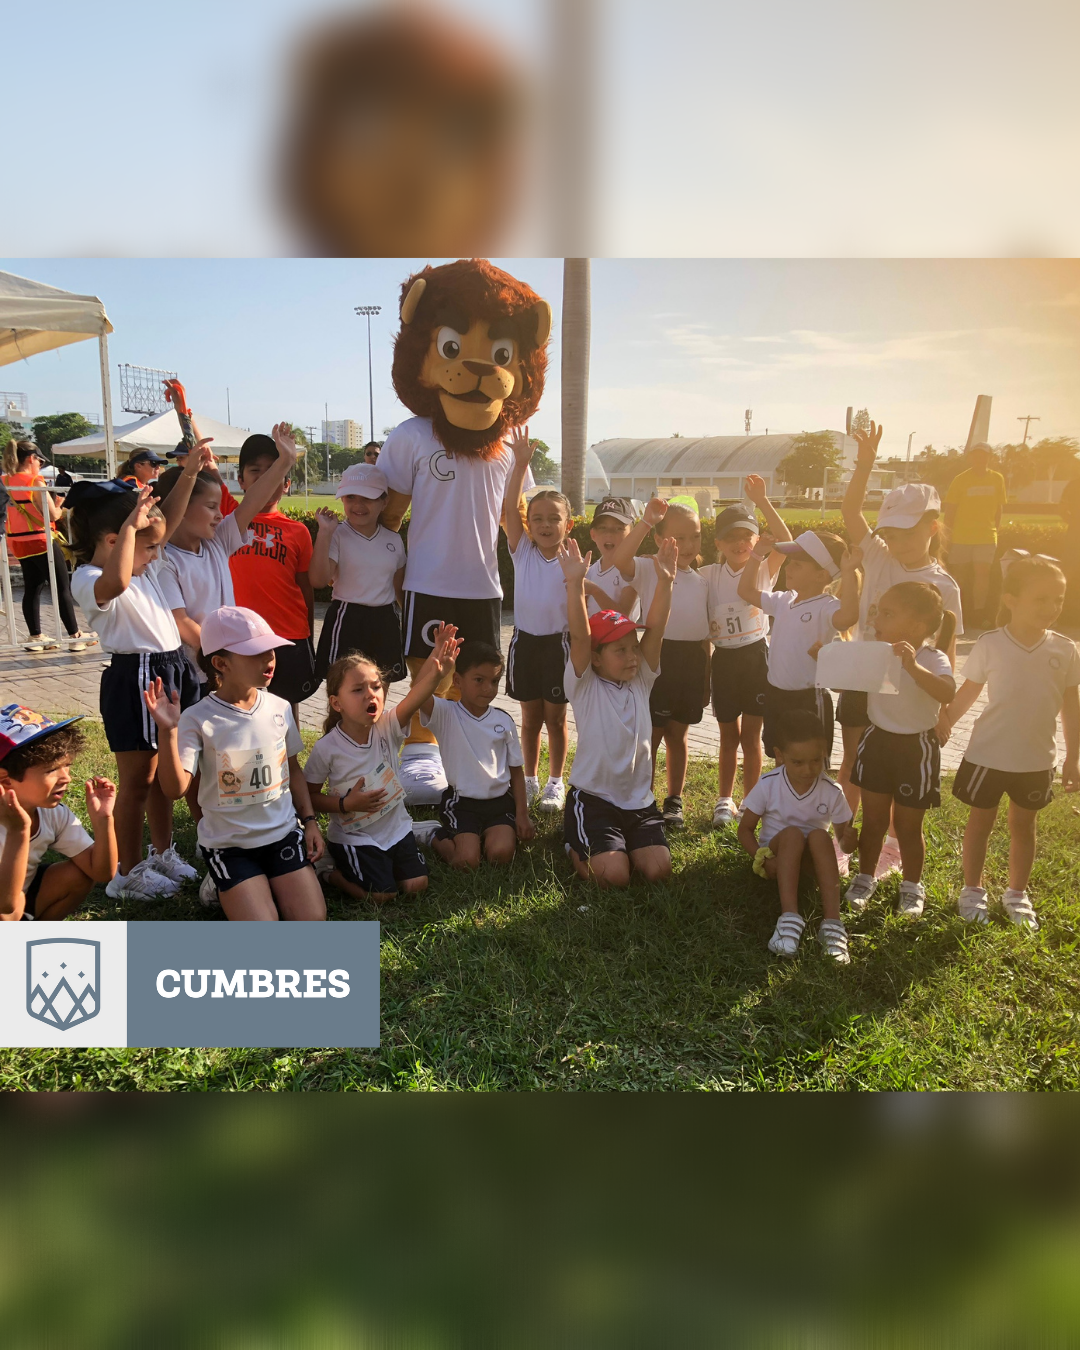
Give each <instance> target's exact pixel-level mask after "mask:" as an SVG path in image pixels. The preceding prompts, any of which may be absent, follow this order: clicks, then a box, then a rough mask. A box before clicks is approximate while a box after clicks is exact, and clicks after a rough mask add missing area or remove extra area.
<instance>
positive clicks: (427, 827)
mask: <svg viewBox="0 0 1080 1350" xmlns="http://www.w3.org/2000/svg"><path fill="white" fill-rule="evenodd" d="M438 828H439V822H438V821H437V820H414V821H413V823H412V832H413V838H414V839H415V840H416V842H417V843H418V844H430V843H431V840H432V838H433V837H434V834H435V831H436V830H437V829H438Z"/></svg>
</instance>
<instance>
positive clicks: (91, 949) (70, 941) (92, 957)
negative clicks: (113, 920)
mask: <svg viewBox="0 0 1080 1350" xmlns="http://www.w3.org/2000/svg"><path fill="white" fill-rule="evenodd" d="M100 980H101V943H100V942H91V941H89V940H88V939H87V938H39V939H38V940H37V941H36V942H28V943H27V944H26V1011H27V1012H28V1013H29V1014H30V1016H31V1017H33V1018H35V1019H36V1020H37V1021H39V1022H44V1023H45V1025H46V1026H48V1027H57V1028H59V1030H61V1031H67V1030H69V1028H71V1027H77V1026H79V1025H80V1024H81V1023H82V1022H89V1020H90V1019H91V1017H96V1016H97V1015H98V1013H99V1012H100V1011H101V996H100V994H99V992H98V989H99V985H100Z"/></svg>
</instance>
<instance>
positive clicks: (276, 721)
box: [274, 713, 285, 727]
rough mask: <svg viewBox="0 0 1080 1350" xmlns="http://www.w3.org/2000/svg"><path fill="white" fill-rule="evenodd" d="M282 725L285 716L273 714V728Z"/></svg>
mask: <svg viewBox="0 0 1080 1350" xmlns="http://www.w3.org/2000/svg"><path fill="white" fill-rule="evenodd" d="M284 725H285V714H284V713H275V714H274V726H276V727H283V726H284Z"/></svg>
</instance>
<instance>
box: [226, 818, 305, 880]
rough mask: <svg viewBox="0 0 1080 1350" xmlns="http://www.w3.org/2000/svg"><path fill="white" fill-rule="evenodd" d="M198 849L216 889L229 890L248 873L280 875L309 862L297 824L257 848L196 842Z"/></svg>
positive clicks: (246, 878)
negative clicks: (218, 846) (275, 838)
mask: <svg viewBox="0 0 1080 1350" xmlns="http://www.w3.org/2000/svg"><path fill="white" fill-rule="evenodd" d="M199 852H200V853H201V854H202V855H203V857H204V858H205V859H206V866H207V867H208V868H209V870H210V875H211V876H212V877H213V878H214V880H215V881H216V882H217V888H218V891H219V892H220V891H231V890H232V888H233V887H234V886H239V885H240V883H241V882H242V881H250V880H251V878H252V877H267V878H269V877H284V876H288V874H289V873H290V872H299V871H300V869H301V868H302V867H310V866H311V863H309V862H308V856H307V849H305V847H304V831H303V830H302V829H301V828H300V826H299V825H297V826H295V827H294V828H293V829H291V830H290V831H289V833H288V834H287V835H285V836H284V837H283V838H281V839H278V840H276V841H275V842H274V843H272V844H263V845H261V846H260V847H259V848H235V847H233V846H230V847H228V848H204V847H203V846H202V845H201V844H200V845H199Z"/></svg>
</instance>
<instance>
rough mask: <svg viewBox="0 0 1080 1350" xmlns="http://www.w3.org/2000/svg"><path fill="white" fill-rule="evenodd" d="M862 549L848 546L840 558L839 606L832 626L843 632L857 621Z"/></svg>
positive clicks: (852, 626)
mask: <svg viewBox="0 0 1080 1350" xmlns="http://www.w3.org/2000/svg"><path fill="white" fill-rule="evenodd" d="M862 556H863V555H862V549H861V548H849V549H848V551H847V552H846V553H845V554H844V556H843V557H842V558H841V559H840V608H839V609H838V610H837V611H836V613H835V614H834V615H833V617H832V624H833V627H834V628H835V629H836V631H837V632H838V633H843V632H845V631H846V630H847V629H849V628H854V626H855V625H856V624H857V623H858V622H859V566H860V564H861V563H862Z"/></svg>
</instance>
